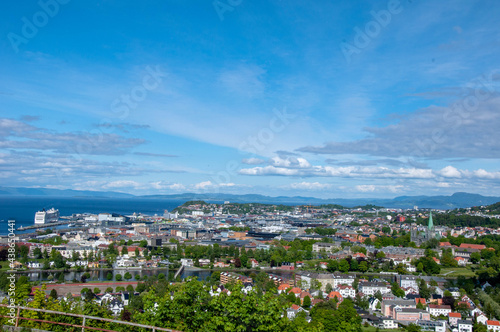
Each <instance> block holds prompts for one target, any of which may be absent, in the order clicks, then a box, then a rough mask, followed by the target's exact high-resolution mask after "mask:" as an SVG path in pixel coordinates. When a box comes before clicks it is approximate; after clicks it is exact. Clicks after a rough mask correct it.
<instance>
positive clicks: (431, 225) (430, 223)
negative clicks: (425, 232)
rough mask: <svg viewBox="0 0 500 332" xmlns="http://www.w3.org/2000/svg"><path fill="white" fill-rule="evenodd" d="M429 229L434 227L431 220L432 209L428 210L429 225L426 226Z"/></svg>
mask: <svg viewBox="0 0 500 332" xmlns="http://www.w3.org/2000/svg"><path fill="white" fill-rule="evenodd" d="M427 228H428V229H429V230H432V229H433V228H434V222H432V211H430V212H429V225H428V226H427Z"/></svg>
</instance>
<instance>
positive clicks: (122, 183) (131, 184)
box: [102, 180, 140, 189]
mask: <svg viewBox="0 0 500 332" xmlns="http://www.w3.org/2000/svg"><path fill="white" fill-rule="evenodd" d="M138 187H140V184H139V183H138V182H136V181H131V180H117V181H112V182H109V183H107V184H105V185H103V186H102V188H104V189H116V188H138Z"/></svg>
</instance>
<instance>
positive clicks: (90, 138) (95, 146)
mask: <svg viewBox="0 0 500 332" xmlns="http://www.w3.org/2000/svg"><path fill="white" fill-rule="evenodd" d="M145 142H146V140H144V139H141V138H128V137H124V136H121V135H118V134H107V133H102V132H99V133H94V132H62V133H59V132H55V131H53V130H47V129H43V128H40V127H35V126H33V125H30V124H27V123H24V122H21V121H18V120H13V119H8V118H0V148H2V149H32V150H50V151H53V152H58V153H67V154H68V153H69V154H81V155H121V154H125V153H127V152H128V151H129V150H130V149H132V148H133V147H136V146H139V145H141V144H144V143H145Z"/></svg>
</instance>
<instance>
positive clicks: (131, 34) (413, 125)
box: [0, 0, 500, 198]
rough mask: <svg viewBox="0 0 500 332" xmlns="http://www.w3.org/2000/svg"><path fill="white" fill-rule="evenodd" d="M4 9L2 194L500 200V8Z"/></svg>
mask: <svg viewBox="0 0 500 332" xmlns="http://www.w3.org/2000/svg"><path fill="white" fill-rule="evenodd" d="M0 6H1V7H3V8H1V10H0V32H1V33H0V34H1V36H2V38H1V41H0V49H1V52H0V77H1V80H0V109H1V113H0V181H1V182H0V183H1V185H3V186H20V187H47V188H57V189H66V188H72V189H82V190H113V191H121V192H129V193H134V194H171V193H182V192H227V193H260V194H266V195H272V196H277V195H301V196H316V197H323V198H335V197H394V196H399V195H421V194H424V195H436V194H445V195H447V194H451V193H454V192H457V191H466V192H473V193H480V194H485V195H500V185H499V184H500V167H499V166H500V164H499V158H500V143H499V142H500V131H499V130H498V128H499V124H500V108H499V107H500V98H499V92H500V60H499V59H500V57H498V54H500V27H499V25H498V17H499V14H500V4H499V3H498V2H496V1H439V2H437V1H433V2H431V1H415V0H411V1H408V0H406V1H393V0H391V1H349V2H333V1H314V2H312V3H311V2H304V1H279V0H275V1H247V0H220V1H204V0H203V1H201V0H200V1H192V2H188V1H179V0H162V1H147V2H144V3H138V2H136V1H134V2H132V1H123V0H121V1H118V0H116V1H113V0H109V1H91V0H89V1H77V0H71V1H70V0H41V1H39V2H37V1H23V2H16V3H14V2H10V3H8V4H7V3H3V4H1V5H0Z"/></svg>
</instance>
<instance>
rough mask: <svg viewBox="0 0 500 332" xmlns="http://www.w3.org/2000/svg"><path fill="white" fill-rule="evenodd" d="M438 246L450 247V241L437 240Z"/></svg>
mask: <svg viewBox="0 0 500 332" xmlns="http://www.w3.org/2000/svg"><path fill="white" fill-rule="evenodd" d="M439 246H440V247H451V243H450V242H439Z"/></svg>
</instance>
